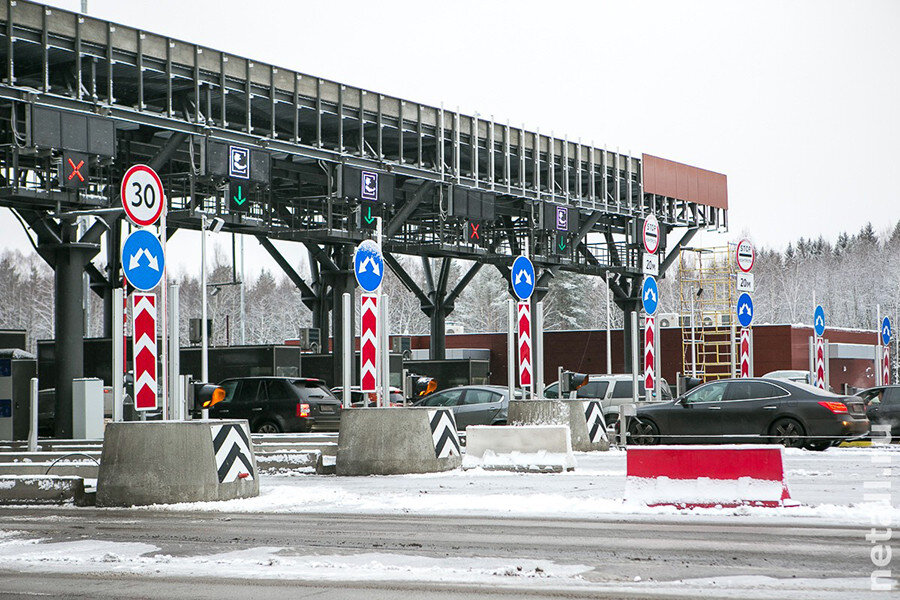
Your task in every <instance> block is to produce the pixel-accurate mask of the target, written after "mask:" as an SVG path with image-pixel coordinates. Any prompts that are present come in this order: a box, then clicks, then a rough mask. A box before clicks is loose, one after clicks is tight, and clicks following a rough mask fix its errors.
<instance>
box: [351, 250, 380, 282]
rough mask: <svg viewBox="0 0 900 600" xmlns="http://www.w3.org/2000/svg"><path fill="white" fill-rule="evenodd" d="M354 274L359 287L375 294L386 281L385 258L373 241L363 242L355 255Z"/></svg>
mask: <svg viewBox="0 0 900 600" xmlns="http://www.w3.org/2000/svg"><path fill="white" fill-rule="evenodd" d="M353 272H354V274H355V275H356V282H357V283H359V287H361V288H362V289H363V290H365V291H367V292H374V291H375V290H377V289H378V288H379V287H381V282H382V280H383V279H384V256H383V255H382V254H381V247H380V246H379V245H378V244H376V243H375V242H374V241H373V240H363V242H362V243H361V244H360V245H359V246H357V247H356V252H355V253H354V254H353Z"/></svg>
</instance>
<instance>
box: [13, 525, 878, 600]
mask: <svg viewBox="0 0 900 600" xmlns="http://www.w3.org/2000/svg"><path fill="white" fill-rule="evenodd" d="M0 563H2V564H3V568H4V569H7V570H13V571H17V572H37V573H78V574H86V573H97V574H116V575H126V574H134V575H141V576H145V577H166V578H172V577H192V578H196V577H210V578H217V579H222V578H232V579H241V580H246V579H267V580H273V579H277V580H290V581H316V582H322V581H341V582H348V581H349V582H360V581H363V582H378V581H384V582H397V581H403V582H423V583H456V584H465V585H489V586H492V587H497V586H499V587H504V586H522V585H527V586H528V587H529V588H534V587H535V586H538V587H545V588H547V587H549V588H552V589H554V590H580V591H583V590H587V589H589V590H594V591H597V592H599V591H606V592H618V593H622V594H623V595H624V594H627V595H628V597H634V596H638V597H648V598H649V597H656V596H657V595H659V594H665V595H666V597H677V598H703V597H707V596H715V597H717V598H728V597H735V598H742V599H746V598H754V599H760V600H762V599H766V600H771V599H773V598H790V599H791V600H813V599H815V600H823V599H828V600H831V599H834V600H838V599H840V600H843V599H844V598H848V597H860V596H861V595H863V594H867V596H866V597H871V598H881V597H884V598H890V597H891V594H893V592H885V593H884V594H883V595H879V594H872V592H871V588H870V584H871V582H870V579H869V578H868V577H835V578H830V579H808V578H791V579H780V578H775V577H767V576H747V575H742V576H725V577H710V578H703V579H679V580H673V581H658V580H641V578H640V577H635V579H634V581H599V582H598V581H590V580H589V579H587V578H585V577H584V575H587V574H588V573H589V572H590V571H592V570H593V568H592V567H589V566H587V565H578V564H574V565H573V564H560V563H557V562H554V561H552V560H534V559H521V558H498V557H467V558H454V557H431V556H422V555H415V554H387V553H376V552H362V553H349V554H302V553H298V552H296V551H293V550H290V549H286V548H279V547H266V546H263V547H256V548H248V549H246V550H236V551H232V552H222V553H217V554H201V555H191V556H174V555H171V554H163V553H160V551H159V548H157V547H156V546H153V545H151V544H146V543H140V542H110V541H100V540H79V541H70V542H52V543H50V542H45V541H42V540H38V539H24V538H20V537H17V535H16V532H3V534H2V535H0Z"/></svg>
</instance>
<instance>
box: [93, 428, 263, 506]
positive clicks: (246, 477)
mask: <svg viewBox="0 0 900 600" xmlns="http://www.w3.org/2000/svg"><path fill="white" fill-rule="evenodd" d="M258 495H259V473H258V470H257V466H256V457H255V455H254V454H253V445H252V443H251V442H250V430H249V427H248V426H247V421H245V420H231V421H226V420H207V421H202V420H197V421H146V422H140V421H136V422H125V423H110V424H109V425H107V427H106V438H105V439H104V442H103V454H102V458H101V460H100V473H99V477H98V481H97V506H139V505H146V504H173V503H177V502H205V501H212V500H231V499H234V498H252V497H254V496H258Z"/></svg>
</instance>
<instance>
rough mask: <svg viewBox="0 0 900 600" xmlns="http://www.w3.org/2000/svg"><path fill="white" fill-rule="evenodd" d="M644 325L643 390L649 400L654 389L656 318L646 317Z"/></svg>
mask: <svg viewBox="0 0 900 600" xmlns="http://www.w3.org/2000/svg"><path fill="white" fill-rule="evenodd" d="M644 325H645V326H644V389H645V390H646V393H647V399H649V398H650V396H652V395H654V390H655V389H656V335H655V334H656V318H655V317H654V316H653V315H647V318H646V320H645V321H644Z"/></svg>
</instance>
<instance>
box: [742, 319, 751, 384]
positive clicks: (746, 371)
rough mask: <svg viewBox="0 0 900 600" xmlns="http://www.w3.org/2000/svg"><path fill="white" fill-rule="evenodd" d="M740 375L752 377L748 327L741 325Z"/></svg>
mask: <svg viewBox="0 0 900 600" xmlns="http://www.w3.org/2000/svg"><path fill="white" fill-rule="evenodd" d="M741 377H753V369H752V368H751V366H750V328H749V327H741Z"/></svg>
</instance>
